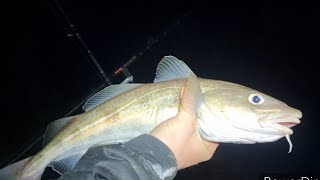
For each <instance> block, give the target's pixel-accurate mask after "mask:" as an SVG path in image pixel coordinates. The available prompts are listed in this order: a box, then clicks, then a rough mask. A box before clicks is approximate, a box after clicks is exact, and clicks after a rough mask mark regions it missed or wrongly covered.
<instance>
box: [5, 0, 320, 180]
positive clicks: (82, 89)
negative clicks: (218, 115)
mask: <svg viewBox="0 0 320 180" xmlns="http://www.w3.org/2000/svg"><path fill="white" fill-rule="evenodd" d="M49 2H52V1H44V2H32V3H21V2H13V3H12V4H11V5H8V6H3V7H4V8H7V10H8V11H5V13H4V15H3V17H4V21H3V22H2V29H3V30H4V32H3V33H2V39H3V41H2V43H3V45H4V46H5V49H4V50H5V52H4V53H3V55H4V56H3V59H2V64H1V67H2V68H1V69H2V77H3V78H2V79H3V81H2V82H3V83H2V92H3V102H2V107H3V110H2V113H3V116H2V118H1V121H2V122H1V137H2V138H3V141H2V145H1V148H0V163H1V164H0V166H1V167H2V166H4V165H6V164H7V163H9V162H10V161H11V160H12V159H14V158H15V157H17V156H18V155H19V154H20V153H21V152H23V151H24V150H25V149H26V148H27V147H28V145H30V144H31V143H32V142H34V141H35V140H36V139H37V138H38V137H40V136H41V134H42V133H43V132H44V131H45V129H46V125H47V124H48V123H50V122H51V121H53V120H55V119H58V118H61V117H63V116H64V115H65V114H67V113H68V112H70V110H71V109H72V108H73V107H75V106H76V105H78V104H79V103H80V102H81V101H82V100H83V98H85V97H86V96H88V95H89V94H91V93H93V92H94V91H95V90H96V88H97V87H99V86H100V85H101V84H102V83H103V80H102V79H101V78H100V77H99V76H98V75H97V71H96V70H95V69H94V67H93V66H92V63H91V62H90V60H89V59H88V58H87V57H86V56H84V55H83V54H82V53H81V50H80V49H79V48H78V47H77V46H76V45H75V43H74V42H73V41H72V40H71V39H70V38H68V37H67V36H66V31H65V30H64V24H65V23H63V22H62V21H61V18H59V17H57V16H56V15H57V14H55V13H54V11H52V8H51V6H50V3H49ZM60 3H61V6H62V7H63V9H64V11H65V12H66V14H67V15H68V16H69V18H70V19H71V21H72V22H73V23H74V24H75V26H76V28H77V30H78V31H79V32H80V34H81V36H82V38H83V40H84V42H85V43H86V45H87V46H88V47H89V48H90V49H91V51H92V52H93V54H94V55H95V57H96V58H97V60H98V61H99V63H100V64H101V66H102V68H103V69H104V71H105V72H106V73H107V74H112V72H114V71H115V70H116V69H117V68H118V67H120V66H121V65H123V64H124V63H125V62H126V61H128V60H129V59H130V58H131V57H132V56H134V55H137V53H139V52H141V51H143V49H144V47H145V46H146V43H147V42H148V41H149V42H150V40H152V39H155V38H158V39H159V41H158V43H156V44H155V45H154V46H153V47H152V48H151V49H150V50H148V51H145V52H144V53H143V54H142V56H139V58H138V59H137V61H136V62H134V63H133V64H132V65H131V66H130V67H129V70H130V72H131V73H132V74H133V75H134V80H135V82H152V80H153V78H154V74H155V68H156V65H157V63H158V62H159V61H160V59H161V58H162V57H163V56H165V55H174V56H176V57H178V58H180V59H182V60H184V61H185V62H186V63H187V64H188V65H189V66H190V68H191V69H193V70H194V72H195V73H196V74H197V75H198V76H200V77H204V78H210V79H220V80H225V81H231V82H235V83H239V84H242V85H245V86H249V87H251V88H254V89H257V90H260V91H262V92H264V93H266V94H269V95H271V96H273V97H276V98H278V99H280V100H283V101H284V102H286V103H287V104H289V105H290V106H292V107H295V108H298V109H300V110H301V111H302V112H303V118H302V123H301V124H300V125H298V126H297V127H295V128H294V135H292V136H291V139H292V142H293V145H294V146H293V152H292V153H291V154H288V153H287V151H288V143H287V141H286V140H285V139H284V138H283V139H281V140H279V141H277V142H274V143H266V144H254V145H235V144H222V145H221V146H220V147H219V148H218V150H217V152H216V154H215V155H214V157H213V159H212V160H210V161H208V162H205V163H202V164H200V165H197V166H194V167H191V168H187V169H185V170H182V171H180V172H179V173H178V175H177V178H176V179H195V178H197V179H235V178H238V179H257V177H258V176H260V175H262V174H263V173H289V174H290V173H306V174H308V173H317V172H319V171H320V161H319V160H320V158H319V157H320V156H319V153H318V152H319V144H320V141H319V125H320V123H319V118H318V112H319V109H318V108H319V100H320V99H319V95H318V94H319V85H318V84H319V83H320V81H319V78H318V76H319V65H318V64H317V63H318V61H319V45H318V44H319V30H320V29H319V25H318V24H319V16H318V15H319V14H318V11H319V8H317V6H316V5H315V4H307V3H305V4H301V3H300V4H294V3H293V2H290V3H286V4H268V3H264V4H263V3H259V4H243V3H239V4H234V3H225V4H224V3H212V4H201V3H200V2H194V3H193V4H191V3H186V2H184V3H182V2H164V1H146V2H142V1H140V2H126V1H121V2H118V3H116V2H112V3H111V2H109V1H89V0H81V1H61V2H60ZM190 10H192V11H191V12H192V13H190V14H188V12H190ZM184 15H185V16H184ZM181 17H184V18H181ZM165 32H166V34H167V35H166V36H163V35H164V33H165ZM115 81H118V80H115ZM77 112H81V111H80V110H78V111H77ZM40 146H41V143H37V144H36V145H35V146H33V147H32V148H31V149H30V150H28V151H27V152H26V153H24V154H23V156H21V157H20V158H24V157H27V156H30V155H32V154H34V153H36V152H37V151H38V150H39V148H40Z"/></svg>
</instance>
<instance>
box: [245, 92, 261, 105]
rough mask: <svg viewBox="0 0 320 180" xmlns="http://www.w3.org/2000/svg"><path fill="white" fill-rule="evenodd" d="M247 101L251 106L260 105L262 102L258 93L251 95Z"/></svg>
mask: <svg viewBox="0 0 320 180" xmlns="http://www.w3.org/2000/svg"><path fill="white" fill-rule="evenodd" d="M248 100H249V102H250V103H251V104H254V105H260V104H262V103H263V102H264V99H263V96H262V95H261V94H258V93H253V94H251V95H250V96H249V97H248Z"/></svg>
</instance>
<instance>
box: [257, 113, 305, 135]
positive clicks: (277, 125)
mask: <svg viewBox="0 0 320 180" xmlns="http://www.w3.org/2000/svg"><path fill="white" fill-rule="evenodd" d="M300 118H302V113H301V111H299V110H297V109H293V108H290V109H287V111H286V112H281V113H279V114H277V115H275V116H273V117H271V118H268V119H266V121H262V122H260V125H261V126H262V127H271V128H273V129H275V130H277V131H280V132H281V133H282V134H284V135H292V134H293V131H292V129H291V128H292V127H294V126H296V125H298V124H300V122H301V121H300Z"/></svg>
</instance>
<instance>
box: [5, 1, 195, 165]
mask: <svg viewBox="0 0 320 180" xmlns="http://www.w3.org/2000/svg"><path fill="white" fill-rule="evenodd" d="M48 3H49V6H50V8H51V10H52V12H53V13H54V15H55V16H56V17H60V16H62V17H63V18H62V19H63V21H64V24H65V25H64V29H65V31H66V33H67V37H69V38H70V39H72V41H73V42H75V44H76V45H77V46H78V48H79V49H80V52H81V53H82V54H83V55H85V56H86V57H88V58H89V59H90V60H91V61H92V64H94V66H95V68H94V69H95V70H96V71H98V72H97V74H98V75H99V76H100V77H101V78H102V79H103V80H104V83H102V84H100V85H99V86H98V87H97V88H95V90H94V91H93V92H92V93H90V94H89V95H88V96H86V97H85V98H83V100H81V101H80V103H79V104H78V105H76V106H75V107H74V108H72V109H71V110H70V111H69V112H68V113H67V114H65V116H64V117H67V116H70V115H71V114H72V113H74V112H75V111H76V110H78V109H79V108H80V107H81V106H82V105H83V104H84V103H85V102H86V101H87V99H89V98H90V97H91V96H92V95H93V94H95V93H96V92H98V91H100V90H101V89H102V88H104V87H105V86H106V85H111V84H112V81H111V79H110V78H109V76H107V75H106V73H105V72H104V70H103V69H102V67H101V66H100V64H99V62H98V61H97V59H96V58H95V57H94V55H93V54H92V52H91V51H90V50H89V48H88V46H87V45H86V44H85V42H84V41H83V40H82V38H81V36H80V34H79V33H78V32H77V30H76V28H75V26H74V25H73V24H72V23H71V21H70V19H69V18H68V16H67V15H66V13H65V11H64V10H63V9H62V7H61V5H60V4H59V2H58V1H57V0H53V2H52V3H50V2H48ZM193 12H194V10H193V9H191V10H189V11H188V12H186V13H184V14H183V15H182V16H180V17H178V18H177V19H176V21H175V22H174V23H173V24H172V25H171V26H169V27H168V28H167V29H165V30H163V31H162V33H160V34H158V35H156V36H150V37H149V38H148V41H147V43H146V44H145V46H144V47H143V48H141V49H140V50H138V51H137V52H136V53H135V54H134V55H133V56H132V57H131V58H130V59H129V60H128V61H127V62H126V63H125V64H123V65H122V66H121V67H119V68H117V69H116V70H115V71H114V72H113V73H112V74H111V75H110V77H116V76H118V75H119V74H120V73H123V74H124V75H125V76H126V79H125V80H124V81H122V83H128V82H132V81H133V76H132V75H131V73H130V72H129V70H128V67H129V66H130V65H131V64H132V63H133V62H135V61H136V60H137V59H139V58H140V57H141V56H143V55H144V54H145V53H146V52H147V51H151V50H152V48H153V47H154V46H155V45H157V44H159V42H160V41H162V40H164V39H165V38H167V36H168V34H170V33H171V32H173V31H174V30H175V29H176V28H177V27H178V26H179V25H181V24H182V22H183V21H184V20H185V19H186V18H187V17H189V16H190V15H191V14H193ZM60 19H61V18H60ZM43 137H44V134H43V135H41V136H40V137H38V138H37V139H36V140H34V141H33V142H32V143H31V144H30V145H29V146H27V147H26V148H20V149H19V150H18V151H17V152H15V153H13V155H12V156H11V157H14V156H15V158H13V159H12V160H11V161H9V163H8V164H7V165H10V164H12V163H14V162H16V161H17V160H18V159H19V158H20V157H22V156H23V155H24V154H25V153H27V152H28V151H29V150H30V149H31V148H32V147H33V146H34V145H35V144H37V143H38V142H39V141H41V140H42V139H43ZM21 149H24V150H23V151H22V152H20V153H19V151H21ZM16 154H17V155H16Z"/></svg>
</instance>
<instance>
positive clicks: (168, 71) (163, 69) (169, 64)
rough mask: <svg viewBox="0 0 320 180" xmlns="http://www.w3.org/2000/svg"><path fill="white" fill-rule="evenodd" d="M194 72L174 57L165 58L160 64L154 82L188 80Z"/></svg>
mask: <svg viewBox="0 0 320 180" xmlns="http://www.w3.org/2000/svg"><path fill="white" fill-rule="evenodd" d="M190 73H193V72H192V70H191V69H190V68H189V67H188V66H187V65H186V64H185V63H184V62H183V61H181V60H179V59H178V58H176V57H174V56H165V57H164V58H163V59H162V60H161V61H160V62H159V64H158V66H157V71H156V77H155V79H154V81H153V82H155V83H156V82H162V81H169V80H174V79H184V78H188V76H189V74H190Z"/></svg>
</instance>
